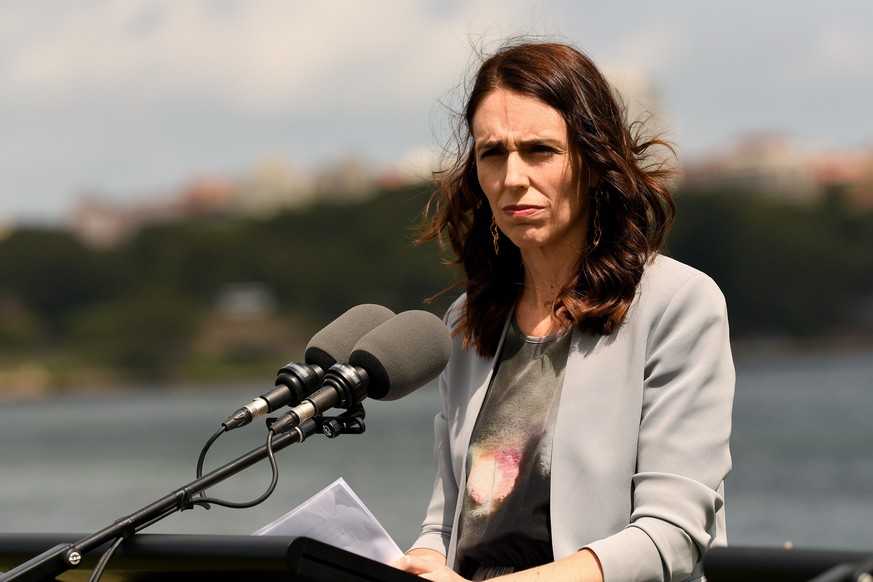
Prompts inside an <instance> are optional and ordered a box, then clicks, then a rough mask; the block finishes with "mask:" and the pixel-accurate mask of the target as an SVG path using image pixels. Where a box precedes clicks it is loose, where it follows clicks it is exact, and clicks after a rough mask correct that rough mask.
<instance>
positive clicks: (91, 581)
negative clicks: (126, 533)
mask: <svg viewBox="0 0 873 582" xmlns="http://www.w3.org/2000/svg"><path fill="white" fill-rule="evenodd" d="M123 541H124V537H123V536H122V537H118V538H116V539H115V541H114V542H112V545H111V546H109V549H107V550H106V551H105V552H103V555H102V556H100V560H99V561H98V562H97V565H96V566H94V570H93V571H92V572H91V577H90V578H88V582H97V581H98V580H100V577H101V576H103V571H104V570H106V566H107V565H108V564H109V560H110V559H111V558H112V555H113V554H115V550H117V549H118V546H120V545H121V542H123Z"/></svg>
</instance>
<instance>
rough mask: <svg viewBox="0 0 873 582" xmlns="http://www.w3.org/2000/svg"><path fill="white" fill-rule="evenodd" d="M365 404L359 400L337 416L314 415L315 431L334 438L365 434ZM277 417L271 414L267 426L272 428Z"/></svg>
mask: <svg viewBox="0 0 873 582" xmlns="http://www.w3.org/2000/svg"><path fill="white" fill-rule="evenodd" d="M365 416H366V412H365V411H364V405H363V404H361V403H360V402H358V403H357V404H355V405H354V406H352V407H351V408H349V409H348V410H345V411H344V412H343V413H342V414H339V415H337V416H324V415H318V416H314V417H313V418H312V419H311V421H312V422H314V423H315V425H316V429H315V431H314V433H315V432H320V433H321V434H323V435H324V436H326V437H327V438H329V439H334V438H336V437H338V436H340V435H341V434H364V431H365V430H367V425H366V424H365V423H364V417H365ZM277 420H278V418H277V417H274V416H271V417H269V418H267V419H266V422H267V428H270V427H271V426H272V425H273V423H274V422H276V421H277ZM314 433H313V434H314Z"/></svg>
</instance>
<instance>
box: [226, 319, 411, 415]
mask: <svg viewBox="0 0 873 582" xmlns="http://www.w3.org/2000/svg"><path fill="white" fill-rule="evenodd" d="M393 316H394V312H393V311H391V310H390V309H388V308H387V307H382V306H381V305H373V304H363V305H357V306H355V307H352V308H351V309H349V310H348V311H346V312H345V313H343V314H342V315H340V316H339V317H338V318H336V319H335V320H333V321H332V322H331V323H329V324H328V325H327V326H325V327H324V328H323V329H321V331H319V332H318V333H316V334H315V335H314V336H312V339H310V340H309V344H307V346H306V351H305V352H304V359H305V361H306V363H300V362H289V363H288V364H286V365H285V366H283V367H282V369H281V370H279V372H278V376H277V377H276V384H275V386H276V387H275V388H273V389H272V390H270V391H268V392H265V393H263V394H261V395H260V396H258V397H257V398H255V399H254V400H252V401H251V402H250V403H248V404H246V405H245V406H243V407H242V408H240V409H238V410H237V411H236V412H234V413H233V414H231V415H230V416H228V417H227V420H225V421H224V422H223V423H221V424H222V426H224V427H225V429H226V430H233V429H235V428H238V427H240V426H245V425H247V424H249V423H251V422H252V421H253V420H255V419H257V418H260V417H262V416H264V415H265V414H269V413H271V412H274V411H276V410H278V409H279V408H282V407H283V406H288V405H292V406H293V405H297V404H299V403H300V402H301V401H302V400H303V399H304V398H306V397H307V396H309V395H310V394H312V393H313V392H315V391H316V390H317V389H318V387H319V386H321V383H322V381H323V380H324V373H325V370H327V369H328V368H330V367H331V366H333V365H334V364H335V363H336V362H337V361H338V360H345V359H347V358H348V357H349V354H350V353H351V351H352V349H353V348H354V346H355V344H356V343H357V342H358V340H359V339H361V338H362V337H363V336H364V335H366V334H367V333H369V332H371V331H373V330H374V329H376V328H377V327H378V326H379V325H381V324H382V323H384V322H386V321H388V320H389V319H390V318H391V317H393Z"/></svg>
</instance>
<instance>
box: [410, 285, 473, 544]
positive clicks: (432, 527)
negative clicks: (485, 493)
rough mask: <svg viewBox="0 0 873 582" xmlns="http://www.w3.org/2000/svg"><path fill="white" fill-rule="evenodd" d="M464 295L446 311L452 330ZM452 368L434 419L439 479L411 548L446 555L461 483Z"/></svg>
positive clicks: (445, 372)
mask: <svg viewBox="0 0 873 582" xmlns="http://www.w3.org/2000/svg"><path fill="white" fill-rule="evenodd" d="M463 299H464V296H461V297H460V298H459V299H458V300H456V301H455V302H454V303H453V304H452V306H451V307H450V308H449V309H448V311H447V312H446V315H445V317H444V318H443V321H444V322H445V323H446V325H447V326H449V327H450V328H451V326H452V325H453V324H454V319H455V318H456V317H457V316H458V314H459V313H460V310H461V309H462V305H463ZM459 341H460V340H459V339H458V338H455V339H454V340H453V343H454V344H455V345H454V346H453V350H454V351H457V349H458V345H457V344H458V343H459ZM451 365H452V361H451V359H450V360H449V365H448V366H446V369H444V370H443V371H442V373H441V374H440V378H439V390H440V395H441V396H442V399H443V409H442V412H440V413H439V414H437V415H436V417H435V418H434V453H433V454H434V464H435V465H436V478H435V480H434V486H433V494H432V495H431V499H430V504H429V505H428V508H427V514H426V515H425V519H424V522H423V523H422V527H421V535H419V537H418V539H417V540H416V541H415V542H414V543H413V544H412V546H411V548H410V549H412V548H427V549H431V550H435V551H437V552H439V553H441V554H442V555H444V556H448V554H449V545H450V541H451V536H452V524H453V523H454V518H455V511H456V508H457V502H458V491H459V489H458V482H457V479H456V477H455V474H454V467H453V464H452V453H451V443H450V439H449V426H448V424H449V423H448V420H447V418H446V410H448V398H449V396H448V376H449V370H450V367H451Z"/></svg>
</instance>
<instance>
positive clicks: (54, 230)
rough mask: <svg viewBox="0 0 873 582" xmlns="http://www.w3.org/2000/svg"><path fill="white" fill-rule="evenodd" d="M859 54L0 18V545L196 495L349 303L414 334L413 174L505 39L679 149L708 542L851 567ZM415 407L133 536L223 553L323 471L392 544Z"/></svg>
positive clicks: (540, 27)
mask: <svg viewBox="0 0 873 582" xmlns="http://www.w3.org/2000/svg"><path fill="white" fill-rule="evenodd" d="M870 30H873V5H871V4H870V3H868V2H864V1H862V0H857V1H848V0H837V1H835V2H830V3H827V4H826V5H825V4H822V3H812V2H809V3H806V2H794V1H791V0H774V1H772V2H767V3H760V2H750V1H738V2H731V3H729V4H726V3H722V4H714V3H697V2H684V1H667V2H660V3H651V2H645V1H629V2H622V3H621V4H620V5H613V4H609V3H601V2H588V1H577V0H572V1H571V0H552V1H547V0H540V1H533V0H529V1H522V0H513V1H507V2H500V1H497V0H473V1H467V2H457V1H439V0H415V1H406V0H389V1H384V2H378V3H373V2H368V3H365V2H355V1H352V0H347V1H346V0H328V1H325V2H309V3H303V2H283V1H280V0H275V1H273V0H269V1H261V2H242V1H233V0H220V1H207V0H202V1H191V2H172V1H170V0H165V1H158V0H102V1H101V0H91V1H87V2H86V1H73V0H63V1H60V2H48V1H44V0H34V1H29V2H7V1H2V0H0V531H10V532H14V531H75V532H82V533H89V532H91V531H95V530H97V529H99V528H101V527H103V526H105V525H108V524H109V523H111V522H112V521H113V520H114V519H115V518H117V517H121V516H123V515H126V514H128V513H131V512H133V511H135V510H136V509H138V508H139V507H141V506H143V505H145V504H146V503H148V502H151V501H153V500H155V499H158V498H160V497H162V496H163V495H164V494H165V493H167V492H168V491H170V490H171V489H173V488H175V487H178V486H181V485H183V484H185V483H187V482H189V481H191V480H193V476H194V475H193V471H194V465H195V463H196V458H197V454H198V452H199V450H200V447H201V446H202V445H203V443H205V441H206V439H207V438H208V437H209V436H210V435H211V434H212V431H214V430H215V429H216V428H217V427H218V423H220V422H221V421H222V420H224V418H225V417H226V416H227V415H228V414H230V413H231V412H233V410H235V409H236V408H238V407H239V406H241V405H242V404H244V403H246V402H248V401H249V400H251V398H253V397H254V396H257V395H258V394H260V393H262V392H264V391H265V390H266V389H268V388H269V387H270V386H271V385H272V383H273V381H274V379H275V375H276V371H277V370H278V369H279V368H280V367H281V366H282V365H284V364H285V363H286V362H288V361H291V360H302V357H303V348H304V346H305V345H306V343H307V341H308V340H309V338H310V337H311V336H312V334H313V333H314V332H315V331H317V330H318V329H320V328H321V327H322V326H323V325H325V324H326V323H328V322H330V321H331V320H333V319H334V318H336V317H337V316H338V315H340V314H341V313H342V312H344V311H345V310H346V309H348V308H349V307H351V306H353V305H356V304H359V303H379V304H382V305H385V306H387V307H390V308H391V309H393V310H394V311H396V312H399V311H402V310H406V309H422V308H423V309H429V310H432V311H434V312H435V313H438V314H441V313H442V310H443V309H444V308H445V306H446V304H447V302H448V301H449V300H451V298H452V297H451V296H447V297H444V298H441V299H440V300H437V301H436V302H433V303H429V304H423V303H422V301H423V300H424V299H425V298H426V297H428V296H429V295H431V294H433V293H435V292H436V291H438V290H440V289H442V288H443V287H445V286H446V285H447V284H449V283H450V282H451V281H452V280H453V277H454V273H453V271H452V270H451V269H450V268H447V267H445V266H444V265H442V264H441V263H440V258H439V256H438V253H437V250H436V249H435V248H434V247H433V246H429V245H423V246H412V245H411V239H412V237H413V232H414V231H413V226H414V224H415V222H416V219H417V217H418V216H419V214H420V212H421V210H422V207H423V204H424V201H425V200H426V197H427V194H428V192H429V188H430V186H429V184H428V183H427V177H428V176H429V173H430V171H431V170H433V169H434V168H435V167H436V164H437V160H438V156H439V153H440V151H441V147H442V145H443V144H444V143H445V140H446V138H447V137H448V135H449V131H450V126H449V122H450V112H451V110H452V108H453V107H457V105H458V103H459V102H460V100H461V99H462V91H461V90H460V89H459V86H462V84H463V82H464V80H465V76H466V73H467V72H468V70H469V69H470V68H471V67H472V66H475V54H476V52H478V51H485V52H488V51H489V50H490V49H493V48H494V47H496V46H498V45H499V44H500V42H501V41H502V40H503V39H505V38H507V37H510V36H514V35H532V36H535V37H544V38H549V39H558V40H565V41H569V42H572V43H574V44H575V45H577V46H578V47H580V48H582V49H583V50H584V51H586V52H587V53H588V54H589V55H590V56H591V57H592V58H593V59H594V60H595V61H596V62H598V63H599V64H600V65H601V66H602V67H603V68H604V70H605V71H606V72H607V73H608V76H609V77H610V78H611V80H612V81H613V82H614V84H615V85H616V87H617V88H618V89H619V90H620V91H621V92H622V94H623V95H624V97H625V99H626V100H627V102H628V105H629V109H630V111H631V112H632V114H634V115H636V114H640V113H641V112H646V111H647V112H650V113H651V114H652V115H653V117H654V120H655V121H656V127H657V129H659V130H661V131H663V132H665V134H666V136H667V137H668V139H670V140H672V141H673V142H674V143H675V144H676V146H677V152H678V164H679V165H680V167H681V170H682V177H681V179H680V180H679V181H678V182H677V184H676V187H675V194H676V198H677V205H678V219H677V223H676V226H675V228H674V231H673V233H672V235H671V237H670V239H669V245H668V246H669V254H671V255H672V256H674V257H676V258H678V259H680V260H682V261H685V262H687V263H689V264H691V265H693V266H695V267H698V268H700V269H701V270H703V271H705V272H707V273H708V274H710V275H711V276H712V277H713V278H714V279H715V280H716V281H717V283H718V284H719V285H720V286H721V288H722V290H723V291H724V293H725V295H726V297H727V301H728V306H729V311H730V317H731V325H732V341H733V345H734V352H735V357H736V364H737V370H738V382H737V396H736V406H735V415H734V439H733V454H734V464H735V469H734V471H733V473H732V474H731V476H730V478H729V481H728V484H727V495H728V519H729V532H730V537H731V541H732V542H733V543H735V544H739V545H782V544H783V543H785V542H791V543H793V544H795V545H799V546H809V547H832V548H851V549H870V550H871V551H873V501H871V500H870V498H869V492H870V491H871V490H873V447H871V442H873V428H871V425H873V423H870V422H869V416H870V414H871V412H873V117H871V114H870V103H873V75H871V74H870V72H871V71H873V36H871V35H870V34H869V31H870ZM437 406H438V404H437V398H436V395H435V394H434V390H433V387H426V388H425V389H423V390H420V391H419V392H417V393H416V394H414V395H412V396H411V397H409V398H408V399H405V400H403V401H401V402H396V403H381V402H380V403H372V406H371V405H370V404H367V410H368V424H369V428H368V430H367V432H366V433H365V434H364V435H361V436H343V437H341V439H339V440H337V441H336V442H333V441H328V440H326V439H324V438H318V439H316V438H313V440H312V441H309V442H307V443H305V444H303V445H301V446H299V447H294V448H293V449H292V450H289V451H284V452H282V453H281V454H280V455H281V457H280V467H282V477H281V478H280V486H279V489H278V490H277V492H276V493H275V494H274V496H273V497H272V498H271V499H270V500H269V501H268V502H267V503H265V504H263V505H262V506H259V507H258V508H255V509H252V510H246V511H243V512H239V511H233V510H227V509H222V508H215V509H213V510H211V511H209V512H203V511H200V510H196V511H192V512H185V513H183V514H181V515H177V516H173V517H171V518H169V519H167V520H165V521H164V522H162V523H161V524H159V525H158V526H156V529H154V531H190V532H197V531H209V532H219V531H220V532H226V533H249V532H251V531H254V530H256V529H258V528H259V527H260V526H261V525H264V524H266V523H268V522H269V521H272V520H273V519H274V518H275V517H277V516H278V515H281V514H282V513H284V512H285V511H288V510H290V509H291V508H292V507H293V506H294V505H296V504H297V503H299V502H301V501H303V500H304V499H306V498H307V497H309V496H310V495H312V494H314V493H315V492H316V491H318V490H319V489H321V488H322V487H324V486H326V485H328V484H329V483H330V482H332V481H333V480H334V479H335V478H337V477H340V476H343V477H345V478H346V480H347V481H348V482H349V484H350V485H351V486H352V488H353V489H355V490H356V491H357V492H358V493H359V494H360V495H361V497H362V499H363V500H364V502H365V503H367V504H368V505H369V506H370V508H371V509H372V510H373V512H374V513H375V514H376V516H377V517H378V518H379V519H380V520H381V521H382V522H383V523H384V524H385V525H386V527H387V528H388V529H389V532H390V533H391V534H392V535H393V536H394V537H395V539H396V540H397V541H398V543H399V544H400V545H401V546H404V545H406V544H408V543H409V542H411V541H412V540H413V539H414V537H415V532H416V529H417V527H418V524H419V522H420V519H421V516H423V513H424V508H425V504H426V500H427V498H428V496H429V493H430V488H431V480H432V463H431V457H430V455H431V441H432V437H431V433H430V428H429V427H430V419H431V418H432V416H433V414H434V412H435V410H436V408H437ZM370 408H372V410H370ZM259 428H261V427H258V428H255V427H248V430H247V431H238V432H240V433H243V432H245V434H241V435H237V433H233V435H228V436H227V437H225V438H223V439H221V440H220V441H218V444H217V445H216V446H215V449H216V452H215V453H214V456H215V458H216V461H215V462H218V460H219V459H222V458H225V457H226V458H232V457H231V455H232V454H233V453H234V452H235V451H236V452H241V451H244V450H248V449H249V448H252V447H254V446H258V445H259V444H260V441H261V439H262V438H264V434H263V430H259ZM259 467H260V465H259ZM268 480H269V476H268V471H267V468H266V466H264V467H262V468H261V470H258V469H256V468H253V469H250V470H249V471H247V472H246V473H245V474H244V475H241V476H240V477H239V479H237V480H236V481H235V482H234V483H229V484H226V485H223V486H222V487H223V488H224V489H223V490H222V491H224V492H226V494H227V496H228V497H234V496H235V497H237V500H244V499H243V498H253V497H256V496H257V495H258V494H259V493H260V492H261V491H262V490H263V488H264V487H265V486H266V483H267V482H268ZM216 493H218V492H216Z"/></svg>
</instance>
